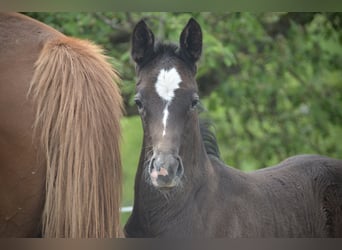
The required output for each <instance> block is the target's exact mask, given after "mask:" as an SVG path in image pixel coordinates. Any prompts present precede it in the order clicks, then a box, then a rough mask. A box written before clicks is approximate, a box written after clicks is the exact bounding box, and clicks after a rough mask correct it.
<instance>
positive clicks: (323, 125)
mask: <svg viewBox="0 0 342 250" xmlns="http://www.w3.org/2000/svg"><path fill="white" fill-rule="evenodd" d="M24 14H26V15H29V16H31V17H33V18H35V19H38V20H40V21H42V22H44V23H46V24H48V25H50V26H52V27H54V28H56V29H57V30H59V31H61V32H62V33H64V34H66V35H69V36H74V37H79V38H85V39H89V40H91V41H93V42H95V43H97V44H100V45H101V46H102V47H103V48H104V49H105V51H106V54H107V55H109V56H110V57H111V58H112V61H111V62H112V63H113V65H114V67H115V68H116V69H117V70H118V72H119V73H120V75H121V78H122V85H121V91H122V94H123V97H124V101H125V109H126V114H125V117H124V119H123V120H122V128H123V140H122V157H123V174H124V187H123V191H124V193H123V200H122V205H123V206H132V204H133V187H134V176H135V172H136V168H137V164H138V159H139V154H140V147H141V141H142V128H141V123H140V118H139V117H138V116H137V110H136V108H135V106H134V102H133V96H134V89H135V71H134V64H133V62H132V60H131V58H130V36H131V32H132V30H133V28H134V25H135V24H136V23H137V22H138V21H139V20H140V19H142V18H144V19H145V21H146V22H147V23H148V25H149V27H150V28H151V29H152V30H153V32H154V34H155V36H156V38H157V39H161V40H168V41H174V42H178V40H179V35H180V32H181V31H182V29H183V27H184V26H185V25H186V23H187V21H188V19H189V18H190V17H194V18H195V19H196V20H197V21H198V22H199V23H200V25H201V27H202V31H203V46H204V47H203V55H202V58H201V60H200V61H199V64H198V74H197V82H198V85H199V89H200V96H201V101H202V103H203V106H204V108H205V112H204V114H203V115H204V116H205V117H208V118H210V119H211V120H212V121H213V123H214V129H215V134H216V136H217V139H218V143H219V147H220V152H221V156H222V159H223V160H224V162H225V163H226V164H228V165H230V166H233V167H235V168H239V169H241V170H243V171H252V170H255V169H259V168H263V167H266V166H271V165H274V164H277V163H278V162H280V161H282V160H284V159H285V158H287V157H289V156H292V155H296V154H322V155H327V156H330V157H335V158H342V70H341V68H342V13H308V12H305V13H287V12H279V13H278V12H277V13H209V12H208V13H206V12H203V13H179V12H177V13H169V12H153V13H143V12H139V13H134V12H89V13H78V12H77V13H76V12H75V13H72V12H71V13H57V12H53V13H46V12H39V13H24ZM128 216H129V212H125V213H122V224H124V223H125V221H126V220H127V217H128Z"/></svg>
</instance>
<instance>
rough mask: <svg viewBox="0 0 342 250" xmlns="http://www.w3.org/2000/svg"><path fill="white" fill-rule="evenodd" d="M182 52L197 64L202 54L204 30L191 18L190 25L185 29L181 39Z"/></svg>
mask: <svg viewBox="0 0 342 250" xmlns="http://www.w3.org/2000/svg"><path fill="white" fill-rule="evenodd" d="M179 43H180V48H181V52H182V53H184V54H185V55H186V56H187V57H188V58H189V59H190V60H191V61H193V62H196V61H197V60H198V59H199V58H200V57H201V53H202V30H201V26H200V25H199V24H198V23H197V22H196V21H195V19H193V18H190V20H189V22H188V24H187V25H186V26H185V28H184V29H183V31H182V33H181V36H180V39H179Z"/></svg>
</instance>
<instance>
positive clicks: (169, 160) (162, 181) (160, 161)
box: [148, 153, 184, 188]
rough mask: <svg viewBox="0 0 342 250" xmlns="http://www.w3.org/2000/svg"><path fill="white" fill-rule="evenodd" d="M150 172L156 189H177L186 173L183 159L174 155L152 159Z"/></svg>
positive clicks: (162, 155)
mask: <svg viewBox="0 0 342 250" xmlns="http://www.w3.org/2000/svg"><path fill="white" fill-rule="evenodd" d="M148 172H149V176H150V178H151V182H152V184H153V186H155V187H156V188H172V187H175V186H177V185H178V184H179V183H180V180H181V178H182V176H183V173H184V167H183V163H182V159H181V158H180V157H179V156H174V155H172V154H163V153H160V154H157V155H156V156H154V157H152V159H151V161H150V164H149V167H148Z"/></svg>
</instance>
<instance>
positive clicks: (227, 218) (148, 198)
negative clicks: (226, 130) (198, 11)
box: [125, 19, 342, 237]
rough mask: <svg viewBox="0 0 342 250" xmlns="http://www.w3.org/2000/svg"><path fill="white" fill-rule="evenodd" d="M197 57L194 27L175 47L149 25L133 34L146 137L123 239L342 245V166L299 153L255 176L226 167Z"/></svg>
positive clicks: (199, 44)
mask: <svg viewBox="0 0 342 250" xmlns="http://www.w3.org/2000/svg"><path fill="white" fill-rule="evenodd" d="M201 50H202V31H201V28H200V26H199V24H198V23H197V22H196V21H195V20H194V19H190V20H189V22H188V24H187V25H186V27H185V28H184V30H183V31H182V33H181V35H180V44H179V47H177V46H174V45H170V44H163V43H157V44H155V42H154V35H153V33H152V32H151V30H150V29H149V28H148V27H147V26H146V24H145V22H144V21H140V22H139V23H138V24H137V25H136V27H135V29H134V31H133V38H132V57H133V59H134V61H135V62H136V64H137V76H138V82H137V85H136V92H137V94H136V97H135V102H136V105H137V107H138V110H139V112H140V116H141V119H142V124H143V130H144V138H143V147H142V151H141V155H140V161H139V166H138V170H137V174H136V179H135V198H134V207H133V213H132V215H131V217H130V218H129V220H128V222H127V224H126V226H125V233H126V236H127V237H341V236H342V211H341V210H342V161H341V160H336V159H331V158H327V157H324V156H318V155H301V156H295V157H291V158H289V159H286V160H285V161H283V162H281V163H280V164H278V165H277V166H274V167H269V168H265V169H262V170H258V171H254V172H252V173H244V172H241V171H239V170H237V169H234V168H231V167H227V166H226V165H224V163H223V162H222V161H221V160H220V158H219V155H218V152H217V144H216V141H215V137H213V136H212V135H211V134H210V133H209V132H208V129H207V128H205V127H203V126H201V125H200V124H201V123H200V121H199V118H198V112H197V109H196V108H197V106H198V102H199V96H198V89H197V84H196V80H195V74H196V62H197V60H198V59H199V58H200V55H201Z"/></svg>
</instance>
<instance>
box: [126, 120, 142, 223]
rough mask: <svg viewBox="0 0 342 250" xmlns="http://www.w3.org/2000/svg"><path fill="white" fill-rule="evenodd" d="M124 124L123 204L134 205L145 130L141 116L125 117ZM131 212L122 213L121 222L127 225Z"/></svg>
mask: <svg viewBox="0 0 342 250" xmlns="http://www.w3.org/2000/svg"><path fill="white" fill-rule="evenodd" d="M121 126H122V144H121V155H122V166H123V197H122V206H132V205H133V197H134V177H135V173H136V170H137V167H138V162H139V156H140V150H141V144H142V138H143V131H142V126H141V121H140V117H138V116H133V117H124V118H123V119H122V120H121ZM129 215H130V213H129V212H125V213H121V224H122V225H125V223H126V221H127V219H128V217H129Z"/></svg>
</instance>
